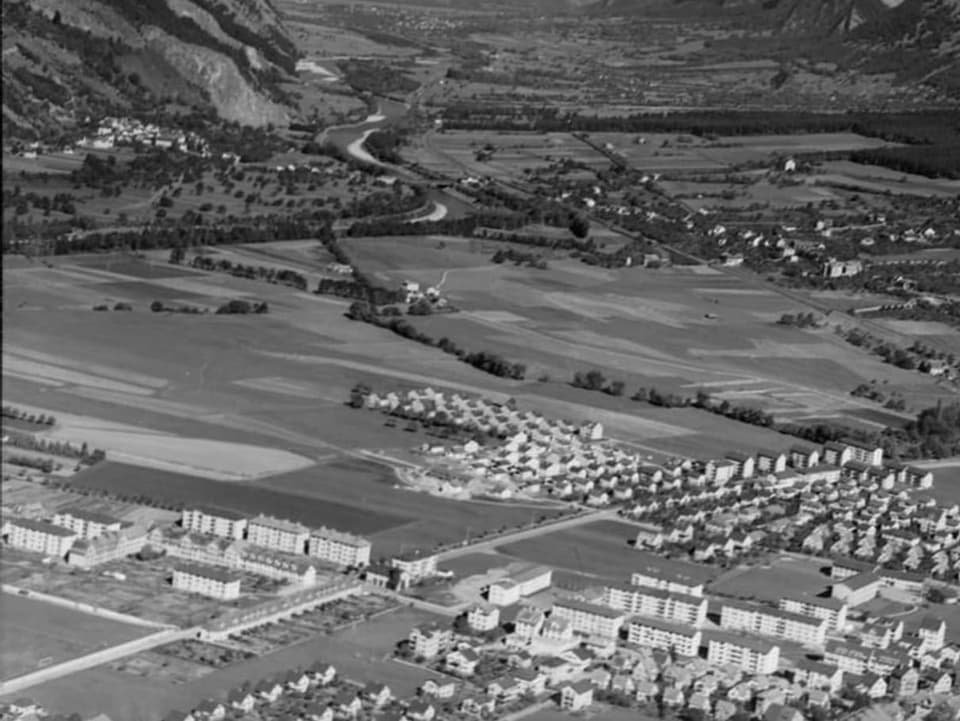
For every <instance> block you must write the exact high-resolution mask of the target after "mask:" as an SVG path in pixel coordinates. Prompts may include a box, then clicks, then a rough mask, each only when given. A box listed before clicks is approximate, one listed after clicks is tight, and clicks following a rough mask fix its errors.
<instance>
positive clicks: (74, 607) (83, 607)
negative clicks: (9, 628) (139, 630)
mask: <svg viewBox="0 0 960 721" xmlns="http://www.w3.org/2000/svg"><path fill="white" fill-rule="evenodd" d="M0 590H3V592H4V593H10V594H16V595H20V596H23V597H24V598H29V599H31V600H33V601H42V602H43V603H52V604H53V605H55V606H63V607H64V608H69V609H70V610H71V611H78V612H80V613H89V614H91V615H94V616H100V617H101V618H106V619H109V620H111V621H117V622H119V623H127V624H130V625H132V626H143V627H145V628H154V629H159V630H163V631H169V630H171V629H175V628H176V626H171V625H170V624H167V623H157V622H155V621H147V620H145V619H142V618H138V617H137V616H130V615H129V614H126V613H119V612H117V611H111V610H110V609H109V608H103V607H102V606H92V605H90V604H89V603H81V602H79V601H73V600H70V599H69V598H62V597H60V596H54V595H51V594H49V593H42V592H40V591H33V590H29V589H23V588H20V587H19V586H12V585H10V584H9V583H4V584H3V585H2V587H0Z"/></svg>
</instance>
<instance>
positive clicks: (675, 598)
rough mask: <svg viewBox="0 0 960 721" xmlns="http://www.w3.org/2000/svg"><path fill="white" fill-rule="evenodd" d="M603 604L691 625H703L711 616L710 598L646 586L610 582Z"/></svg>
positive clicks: (620, 609)
mask: <svg viewBox="0 0 960 721" xmlns="http://www.w3.org/2000/svg"><path fill="white" fill-rule="evenodd" d="M603 605H605V606H609V607H610V608H614V609H617V610H618V611H625V612H626V613H628V614H639V615H641V616H650V617H653V618H658V619H661V620H663V621H667V622H670V623H679V624H685V625H687V626H702V625H703V624H704V622H705V621H706V620H707V599H705V598H703V597H701V596H689V595H686V594H680V593H671V592H669V591H662V590H660V589H657V588H647V587H644V586H607V587H606V588H604V589H603Z"/></svg>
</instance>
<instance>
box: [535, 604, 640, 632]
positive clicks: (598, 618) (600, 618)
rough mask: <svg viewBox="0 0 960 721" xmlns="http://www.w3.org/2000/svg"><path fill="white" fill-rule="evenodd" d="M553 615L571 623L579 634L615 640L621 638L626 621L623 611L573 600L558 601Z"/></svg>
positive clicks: (554, 606) (554, 605)
mask: <svg viewBox="0 0 960 721" xmlns="http://www.w3.org/2000/svg"><path fill="white" fill-rule="evenodd" d="M552 615H553V616H556V617H557V618H563V619H566V620H567V621H569V622H570V625H571V626H573V630H574V631H576V632H577V633H582V634H586V635H588V636H602V637H603V638H613V639H615V638H617V636H619V634H620V628H621V627H622V626H623V623H624V621H625V620H626V614H625V613H624V612H623V611H616V610H614V609H612V608H609V607H608V606H597V605H595V604H592V603H583V602H581V601H575V600H572V599H562V600H561V599H558V600H557V601H556V602H555V603H554V604H553V612H552Z"/></svg>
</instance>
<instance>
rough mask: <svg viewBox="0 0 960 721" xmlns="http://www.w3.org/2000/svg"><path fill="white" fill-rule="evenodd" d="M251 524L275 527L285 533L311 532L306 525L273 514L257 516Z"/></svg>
mask: <svg viewBox="0 0 960 721" xmlns="http://www.w3.org/2000/svg"><path fill="white" fill-rule="evenodd" d="M250 525H251V526H264V527H266V528H273V529H276V530H278V531H282V532H284V533H296V534H302V533H309V532H310V529H309V528H307V527H306V526H304V525H301V524H299V523H294V522H293V521H287V520H284V519H283V518H274V517H273V516H264V515H260V516H257V517H256V518H253V519H251V520H250Z"/></svg>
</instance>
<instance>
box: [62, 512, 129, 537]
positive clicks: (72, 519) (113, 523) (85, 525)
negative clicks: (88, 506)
mask: <svg viewBox="0 0 960 721" xmlns="http://www.w3.org/2000/svg"><path fill="white" fill-rule="evenodd" d="M53 523H54V525H57V526H63V527H64V528H68V529H70V530H71V531H73V532H74V533H76V534H77V537H78V538H82V539H85V540H88V541H89V540H91V539H94V538H98V537H100V536H102V535H103V534H104V533H110V532H113V533H116V532H117V531H119V530H120V528H121V525H122V524H121V521H120V519H119V518H114V517H113V516H108V515H106V514H103V513H95V512H93V511H86V510H84V509H82V508H66V509H64V510H62V511H57V513H56V514H55V515H54V516H53Z"/></svg>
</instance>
